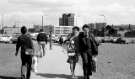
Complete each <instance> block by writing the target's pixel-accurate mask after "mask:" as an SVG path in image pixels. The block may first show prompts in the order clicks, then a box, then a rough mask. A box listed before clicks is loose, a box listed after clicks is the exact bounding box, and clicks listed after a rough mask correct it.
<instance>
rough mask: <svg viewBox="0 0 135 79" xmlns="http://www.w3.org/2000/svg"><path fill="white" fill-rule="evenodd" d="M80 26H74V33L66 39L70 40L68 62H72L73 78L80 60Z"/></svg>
mask: <svg viewBox="0 0 135 79" xmlns="http://www.w3.org/2000/svg"><path fill="white" fill-rule="evenodd" d="M79 30H80V29H79V27H73V28H72V33H71V34H70V35H69V36H68V39H67V40H66V41H67V42H68V47H67V52H68V56H69V57H68V60H67V62H68V63H69V64H70V70H71V74H72V78H75V73H74V71H75V67H76V63H77V62H78V54H79V52H78V35H79Z"/></svg>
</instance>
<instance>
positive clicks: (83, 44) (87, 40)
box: [79, 25, 98, 79]
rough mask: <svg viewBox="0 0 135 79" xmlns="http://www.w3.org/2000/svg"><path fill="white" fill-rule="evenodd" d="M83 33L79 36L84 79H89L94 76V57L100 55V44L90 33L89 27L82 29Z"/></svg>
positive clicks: (85, 26)
mask: <svg viewBox="0 0 135 79" xmlns="http://www.w3.org/2000/svg"><path fill="white" fill-rule="evenodd" d="M82 30H83V32H81V33H80V34H79V46H80V53H81V57H82V62H83V72H84V79H89V76H91V75H92V71H93V70H95V69H93V64H92V63H93V56H96V55H97V54H98V52H97V51H98V49H97V46H98V43H97V42H96V40H95V39H94V36H93V35H92V34H91V33H90V30H89V26H88V25H84V26H83V27H82Z"/></svg>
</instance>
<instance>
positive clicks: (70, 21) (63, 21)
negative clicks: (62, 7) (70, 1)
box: [59, 13, 74, 26]
mask: <svg viewBox="0 0 135 79" xmlns="http://www.w3.org/2000/svg"><path fill="white" fill-rule="evenodd" d="M59 25H60V26H74V14H73V13H68V14H65V13H64V14H63V15H62V17H61V18H59Z"/></svg>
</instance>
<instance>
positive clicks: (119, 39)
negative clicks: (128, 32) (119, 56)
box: [114, 37, 127, 44]
mask: <svg viewBox="0 0 135 79" xmlns="http://www.w3.org/2000/svg"><path fill="white" fill-rule="evenodd" d="M114 43H119V44H126V43H127V42H126V40H125V39H123V38H121V37H119V38H117V39H116V40H114Z"/></svg>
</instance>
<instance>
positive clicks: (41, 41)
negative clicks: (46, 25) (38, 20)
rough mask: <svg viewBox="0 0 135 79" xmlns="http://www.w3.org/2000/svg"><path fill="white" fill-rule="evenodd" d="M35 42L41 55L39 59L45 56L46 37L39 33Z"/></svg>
mask: <svg viewBox="0 0 135 79" xmlns="http://www.w3.org/2000/svg"><path fill="white" fill-rule="evenodd" d="M37 42H38V45H39V47H40V48H41V50H42V55H41V57H43V56H45V45H46V44H47V35H46V34H45V33H44V32H40V33H39V34H38V35H37Z"/></svg>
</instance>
